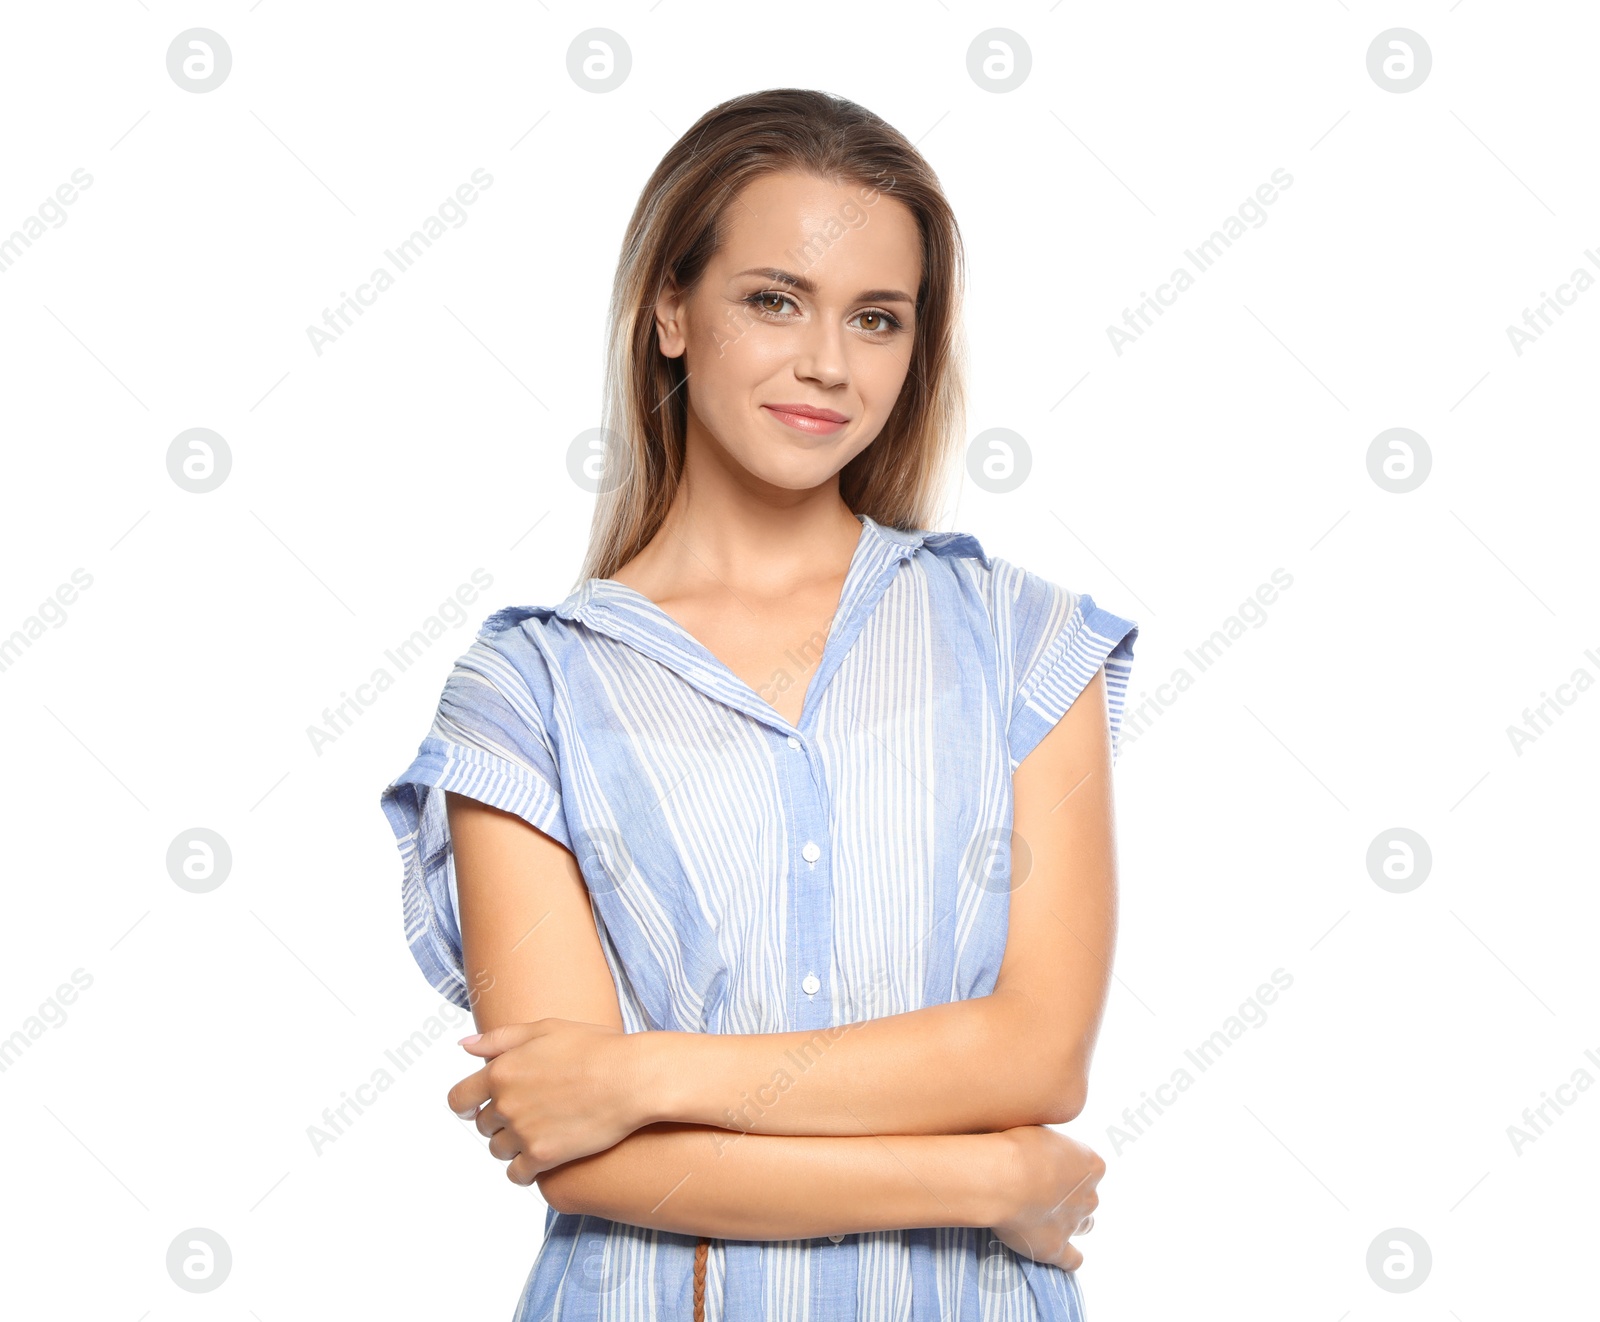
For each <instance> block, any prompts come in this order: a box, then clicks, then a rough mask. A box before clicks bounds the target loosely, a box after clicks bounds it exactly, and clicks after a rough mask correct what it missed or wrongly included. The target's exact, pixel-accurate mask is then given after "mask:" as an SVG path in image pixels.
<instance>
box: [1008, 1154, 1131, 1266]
mask: <svg viewBox="0 0 1600 1322" xmlns="http://www.w3.org/2000/svg"><path fill="white" fill-rule="evenodd" d="M995 1137H996V1139H998V1140H999V1141H1000V1142H1001V1143H1003V1144H1004V1145H1005V1150H1006V1158H1005V1160H1004V1161H1003V1162H1002V1170H1003V1171H1004V1175H1003V1176H1002V1179H1001V1208H1002V1213H1001V1216H1000V1218H999V1219H998V1220H997V1221H996V1222H995V1224H994V1225H993V1226H992V1227H991V1229H992V1230H993V1231H994V1234H995V1238H997V1239H998V1240H1000V1242H1001V1243H1003V1244H1005V1245H1006V1246H1007V1247H1009V1248H1011V1249H1013V1250H1015V1251H1016V1252H1017V1253H1020V1254H1022V1256H1023V1257H1025V1258H1031V1259H1033V1261H1035V1262H1047V1263H1052V1264H1053V1265H1055V1266H1057V1267H1064V1268H1065V1269H1066V1270H1067V1271H1076V1270H1077V1269H1078V1268H1079V1267H1080V1266H1081V1265H1082V1264H1083V1254H1081V1253H1079V1252H1078V1250H1077V1249H1076V1248H1075V1247H1073V1245H1072V1244H1071V1243H1070V1242H1069V1241H1070V1239H1071V1237H1072V1236H1073V1235H1076V1234H1078V1233H1079V1231H1080V1229H1081V1227H1082V1226H1083V1223H1084V1222H1085V1221H1086V1220H1087V1219H1088V1218H1089V1217H1090V1215H1092V1214H1093V1212H1094V1209H1095V1208H1096V1207H1098V1206H1099V1205H1100V1195H1099V1194H1098V1193H1097V1192H1096V1186H1097V1185H1098V1184H1099V1183H1100V1177H1101V1176H1102V1175H1104V1174H1105V1173H1106V1163H1105V1161H1104V1160H1103V1159H1102V1158H1101V1156H1100V1154H1099V1153H1097V1152H1096V1151H1095V1150H1094V1149H1093V1148H1090V1147H1087V1146H1086V1145H1084V1144H1082V1143H1079V1142H1078V1141H1077V1140H1076V1139H1072V1138H1068V1137H1067V1136H1066V1135H1065V1134H1061V1133H1058V1132H1057V1131H1055V1130H1054V1129H1051V1128H1049V1127H1048V1126H1045V1125H1019V1126H1018V1127H1016V1128H1014V1129H1005V1130H1001V1131H1000V1132H999V1133H998V1134H996V1135H995Z"/></svg>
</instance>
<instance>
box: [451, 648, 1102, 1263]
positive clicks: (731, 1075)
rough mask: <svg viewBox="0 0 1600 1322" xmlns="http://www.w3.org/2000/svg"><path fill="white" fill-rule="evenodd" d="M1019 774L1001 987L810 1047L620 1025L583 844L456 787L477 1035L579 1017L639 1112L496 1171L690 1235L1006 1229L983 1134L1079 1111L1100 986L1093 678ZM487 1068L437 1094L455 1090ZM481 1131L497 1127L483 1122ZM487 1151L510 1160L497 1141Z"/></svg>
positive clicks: (794, 1039) (459, 876) (1000, 1162)
mask: <svg viewBox="0 0 1600 1322" xmlns="http://www.w3.org/2000/svg"><path fill="white" fill-rule="evenodd" d="M1013 785H1014V791H1015V810H1014V817H1013V823H1012V827H1013V832H1014V842H1013V853H1012V878H1011V885H1012V891H1011V896H1010V920H1009V926H1008V932H1007V940H1006V948H1005V954H1004V957H1003V959H1002V962H1001V967H1000V971H999V974H998V977H997V981H996V984H995V989H994V991H993V992H992V993H990V994H989V995H987V996H981V997H975V998H973V999H970V1000H964V1001H956V1002H952V1003H950V1004H945V1005H934V1006H928V1007H926V1008H924V1009H920V1010H915V1011H910V1012H907V1013H903V1014H896V1015H891V1016H888V1017H885V1018H881V1019H870V1020H865V1021H862V1022H860V1023H856V1024H852V1025H849V1026H848V1027H847V1028H846V1029H844V1030H843V1031H841V1030H838V1029H835V1030H822V1032H823V1033H832V1034H836V1036H829V1037H827V1038H826V1039H825V1040H826V1043H827V1045H826V1046H825V1048H823V1049H821V1050H818V1046H819V1033H814V1032H807V1031H801V1032H792V1033H753V1034H715V1033H686V1032H670V1031H666V1032H649V1033H631V1034H623V1033H622V1016H621V1008H620V1005H619V1003H618V1000H617V994H616V989H615V987H614V985H613V983H612V979H611V973H610V970H609V968H608V966H607V964H606V961H605V956H604V954H603V952H602V949H601V945H600V939H599V935H598V933H597V931H596V929H595V925H594V918H593V914H592V912H591V908H590V901H589V897H588V892H587V890H586V888H585V886H584V883H583V878H582V876H581V874H580V873H579V871H578V867H577V862H576V860H575V859H574V858H573V856H572V855H571V854H570V853H569V852H568V851H567V850H566V849H564V848H562V846H561V845H559V844H557V843H556V842H555V841H554V840H552V839H550V838H549V837H547V836H545V835H544V834H542V833H541V832H539V831H537V830H536V829H535V828H533V827H532V826H530V825H529V824H528V823H526V822H524V821H522V819H520V818H518V817H516V816H514V815H512V814H508V813H504V812H501V811H500V810H498V809H495V808H491V807H488V806H486V805H484V804H481V803H478V802H476V801H474V800H472V799H468V798H464V797H462V796H460V795H457V794H455V793H447V796H446V803H447V809H448V814H449V821H450V832H451V837H452V843H453V848H454V852H455V873H456V885H457V893H458V898H459V904H460V915H461V936H462V950H463V962H464V965H465V971H466V976H467V981H468V984H469V986H473V987H478V988H481V989H482V990H481V992H480V993H479V994H478V996H477V1000H476V1003H475V1005H474V1015H475V1019H476V1022H477V1025H478V1027H479V1029H480V1030H482V1031H483V1032H484V1033H485V1034H486V1037H485V1043H490V1042H494V1041H495V1039H496V1036H497V1034H496V1030H503V1033H504V1034H515V1033H520V1032H522V1031H523V1030H524V1029H526V1028H529V1027H531V1026H533V1025H534V1024H536V1022H537V1021H539V1020H542V1019H547V1018H550V1019H561V1020H568V1021H576V1024H575V1025H568V1026H567V1031H568V1033H569V1037H570V1036H571V1035H572V1034H573V1033H575V1032H577V1031H578V1027H579V1026H589V1029H588V1031H591V1032H592V1033H593V1034H594V1036H593V1038H592V1042H591V1043H590V1045H592V1046H593V1047H594V1048H595V1049H594V1050H593V1051H592V1052H590V1053H587V1054H586V1055H585V1056H584V1057H583V1059H584V1061H585V1062H586V1063H585V1064H584V1066H583V1068H584V1069H589V1068H590V1065H589V1064H588V1063H587V1062H590V1061H592V1062H593V1065H592V1068H593V1070H595V1071H599V1072H601V1073H602V1074H603V1075H604V1077H602V1078H598V1079H591V1080H589V1083H590V1084H591V1085H592V1086H593V1087H596V1088H601V1089H603V1090H604V1092H605V1095H607V1096H612V1097H616V1098H618V1099H622V1098H626V1099H628V1100H627V1101H626V1102H623V1101H621V1100H619V1101H618V1102H617V1106H618V1107H619V1108H625V1109H626V1119H620V1118H619V1120H618V1121H617V1126H618V1129H619V1130H630V1129H631V1132H627V1133H626V1136H625V1137H622V1138H621V1139H620V1141H616V1142H614V1143H613V1144H611V1145H610V1146H608V1147H606V1148H605V1149H604V1150H601V1151H592V1152H590V1153H589V1155H585V1156H581V1157H578V1158H577V1159H574V1160H566V1161H562V1162H561V1163H560V1164H557V1165H553V1166H546V1165H545V1164H544V1163H543V1162H542V1161H540V1160H539V1154H538V1152H537V1151H536V1152H535V1153H533V1154H531V1155H526V1156H523V1155H516V1154H515V1153H513V1152H507V1153H505V1154H504V1156H503V1157H502V1159H505V1157H514V1158H515V1159H514V1160H513V1161H512V1164H511V1167H510V1168H508V1172H507V1173H508V1175H509V1176H510V1177H511V1178H512V1179H513V1180H515V1181H517V1182H519V1183H528V1182H531V1181H532V1180H533V1179H535V1178H536V1179H537V1182H538V1184H539V1186H540V1190H541V1192H542V1193H543V1194H544V1197H545V1199H546V1201H547V1202H548V1203H549V1204H550V1205H551V1206H552V1207H554V1208H556V1209H557V1210H558V1211H562V1212H582V1213H589V1214H593V1215H598V1216H602V1217H605V1218H607V1219H610V1220H616V1221H623V1222H627V1223H630V1224H633V1225H641V1226H648V1227H654V1228H658V1229H663V1230H669V1231H674V1232H677V1233H684V1234H703V1235H710V1236H717V1237H728V1236H737V1237H739V1238H744V1239H749V1238H772V1239H788V1238H804V1237H810V1236H814V1235H820V1234H825V1233H834V1232H839V1231H866V1230H878V1229H909V1228H913V1227H918V1226H958V1225H966V1226H989V1225H996V1224H998V1218H999V1217H1000V1216H1001V1215H1002V1214H1003V1210H1004V1209H1003V1208H1002V1207H1001V1206H1000V1204H999V1202H998V1201H997V1200H998V1198H999V1194H998V1192H997V1191H998V1190H1000V1189H1001V1188H1003V1186H1004V1184H1005V1181H1006V1175H1007V1172H1006V1169H1005V1163H1006V1162H1008V1161H1013V1162H1014V1161H1015V1159H1016V1157H1015V1151H1014V1150H1013V1149H1012V1148H1011V1147H1009V1146H1007V1145H1001V1144H997V1143H995V1142H994V1139H995V1136H996V1135H999V1134H1001V1133H1002V1132H1003V1131H1006V1130H1008V1129H1012V1128H1013V1127H1017V1126H1037V1125H1050V1124H1060V1123H1064V1122H1066V1121H1069V1120H1071V1119H1073V1118H1074V1117H1076V1116H1077V1115H1078V1113H1079V1112H1080V1111H1081V1109H1082V1107H1083V1104H1084V1099H1085V1095H1086V1091H1087V1076H1088V1070H1089V1065H1090V1060H1091V1057H1092V1055H1093V1051H1094V1044H1095V1039H1096V1037H1097V1035H1098V1032H1099V1027H1100V1021H1101V1017H1102V1014H1103V1011H1104V1006H1105V998H1106V993H1107V990H1108V986H1109V982H1110V976H1111V972H1110V964H1111V957H1112V950H1113V947H1114V944H1115V937H1116V860H1115V844H1114V837H1115V832H1114V822H1113V812H1112V794H1111V755H1110V743H1109V733H1108V724H1107V718H1106V698H1105V674H1104V671H1100V672H1098V673H1097V674H1096V675H1095V677H1094V678H1093V679H1092V680H1091V681H1090V683H1089V685H1088V686H1087V687H1086V688H1085V689H1084V690H1083V692H1082V693H1081V694H1080V695H1079V697H1078V699H1077V700H1076V701H1074V702H1073V704H1072V705H1071V707H1070V708H1069V709H1068V710H1067V713H1066V714H1065V715H1064V716H1063V717H1062V718H1061V720H1060V721H1059V722H1058V723H1057V724H1056V726H1055V727H1054V728H1053V729H1052V730H1051V731H1050V733H1049V734H1047V735H1046V736H1045V737H1044V739H1043V740H1042V741H1041V742H1040V743H1039V745H1038V747H1037V748H1035V749H1034V750H1033V752H1031V753H1030V754H1029V755H1028V757H1027V758H1026V759H1025V760H1024V761H1023V762H1022V764H1021V765H1020V766H1019V767H1018V768H1017V770H1016V773H1015V775H1014V777H1013ZM1030 860H1031V861H1030ZM512 878H515V879H517V881H518V884H508V879H512ZM511 1026H517V1027H516V1028H513V1027H511ZM549 1040H550V1041H552V1042H554V1041H556V1039H555V1038H551V1039H549ZM584 1041H585V1040H584V1039H582V1037H581V1035H580V1036H579V1038H578V1044H579V1045H581V1044H583V1043H584ZM790 1051H793V1052H796V1053H798V1055H799V1057H800V1058H802V1059H806V1060H808V1061H810V1062H811V1063H810V1064H809V1067H808V1068H806V1069H805V1070H804V1071H801V1072H799V1073H796V1071H795V1070H794V1069H793V1068H792V1065H791V1066H790V1067H789V1068H788V1074H789V1075H790V1082H789V1084H788V1086H787V1087H786V1088H785V1090H784V1091H783V1093H782V1096H781V1101H780V1102H778V1104H776V1105H771V1106H763V1107H756V1108H754V1109H752V1108H751V1107H749V1105H748V1104H747V1100H746V1099H747V1098H748V1095H749V1094H750V1093H751V1092H752V1090H753V1089H756V1088H759V1087H760V1086H761V1085H762V1084H764V1083H766V1081H768V1080H769V1079H771V1078H772V1077H773V1075H774V1072H775V1070H777V1069H779V1068H780V1067H784V1066H785V1065H786V1064H788V1062H789V1061H790V1060H791V1059H792V1058H790V1057H787V1056H786V1055H785V1053H786V1052H790ZM510 1055H511V1052H507V1053H506V1056H504V1057H501V1058H500V1059H506V1058H507V1057H509V1056H510ZM493 1064H494V1062H491V1066H489V1067H486V1069H487V1068H492V1066H493ZM484 1073H485V1071H479V1074H477V1075H474V1076H472V1078H471V1079H464V1080H463V1081H462V1083H461V1084H458V1085H457V1087H456V1089H452V1092H451V1101H452V1104H455V1103H456V1102H458V1101H459V1100H461V1097H464V1096H466V1093H467V1092H468V1091H471V1089H466V1091H462V1090H463V1089H465V1088H466V1085H469V1084H472V1083H473V1081H474V1080H478V1081H479V1083H480V1084H481V1082H482V1080H481V1079H480V1076H481V1075H483V1074H484ZM458 1093H459V1096H458ZM482 1095H483V1094H482V1093H480V1094H478V1096H479V1097H480V1098H481V1096H482ZM596 1095H599V1094H596ZM474 1100H477V1099H476V1098H475V1099H474ZM621 1114H622V1112H621V1111H620V1110H619V1116H620V1115H621ZM730 1121H731V1123H730ZM480 1129H484V1132H489V1130H488V1129H485V1128H484V1125H483V1123H482V1121H481V1119H480ZM490 1150H491V1152H494V1153H495V1155H502V1154H501V1153H500V1152H498V1151H496V1148H495V1140H494V1139H491V1147H490ZM519 1163H520V1164H521V1170H520V1171H519ZM519 1175H521V1176H522V1178H519Z"/></svg>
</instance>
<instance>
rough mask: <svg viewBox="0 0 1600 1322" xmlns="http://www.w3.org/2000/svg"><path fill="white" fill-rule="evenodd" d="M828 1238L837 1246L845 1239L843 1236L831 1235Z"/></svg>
mask: <svg viewBox="0 0 1600 1322" xmlns="http://www.w3.org/2000/svg"><path fill="white" fill-rule="evenodd" d="M828 1238H829V1239H831V1240H832V1241H833V1242H834V1243H835V1244H837V1243H838V1242H839V1241H840V1240H841V1239H843V1238H844V1236H843V1235H829V1236H828Z"/></svg>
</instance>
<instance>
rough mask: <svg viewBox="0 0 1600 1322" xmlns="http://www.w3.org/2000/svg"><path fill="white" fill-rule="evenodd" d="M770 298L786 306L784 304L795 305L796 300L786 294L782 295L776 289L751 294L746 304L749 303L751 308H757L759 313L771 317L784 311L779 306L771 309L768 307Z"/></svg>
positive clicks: (760, 290) (759, 290) (761, 290)
mask: <svg viewBox="0 0 1600 1322" xmlns="http://www.w3.org/2000/svg"><path fill="white" fill-rule="evenodd" d="M769 298H771V299H776V300H777V301H778V303H779V304H780V305H781V304H784V303H789V304H793V303H794V299H792V298H790V297H789V295H787V294H784V293H780V292H779V291H778V290H776V289H758V290H757V291H756V292H755V293H753V294H751V295H750V296H749V297H748V298H746V299H745V300H744V301H745V302H746V303H748V304H749V305H750V306H751V307H753V308H755V309H756V311H758V312H765V313H768V314H769V315H771V314H776V313H778V312H781V311H782V310H783V309H782V307H781V306H779V307H769V306H768V304H767V300H768V299H769Z"/></svg>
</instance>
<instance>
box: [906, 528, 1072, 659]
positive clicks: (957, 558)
mask: <svg viewBox="0 0 1600 1322" xmlns="http://www.w3.org/2000/svg"><path fill="white" fill-rule="evenodd" d="M902 535H910V536H914V537H915V538H917V539H918V541H919V543H920V547H921V553H920V554H918V555H917V556H916V557H915V559H916V562H917V564H918V565H919V566H920V567H921V569H922V572H923V573H924V574H925V575H928V576H940V577H946V578H954V579H956V580H957V581H958V582H959V583H960V584H961V585H962V587H963V588H964V590H965V595H966V597H967V598H968V599H969V600H970V601H971V603H972V605H973V607H974V608H975V609H976V608H978V607H981V608H982V609H983V612H984V614H985V615H986V617H987V619H988V622H989V624H990V626H991V627H992V628H993V629H994V630H995V631H996V633H997V634H999V633H1000V632H1001V631H1005V632H1007V633H1010V632H1012V631H1016V630H1019V629H1020V630H1023V631H1027V630H1028V629H1029V628H1030V627H1032V626H1035V625H1037V624H1038V623H1041V622H1044V623H1048V621H1050V620H1051V619H1065V618H1066V617H1067V616H1068V615H1070V613H1071V611H1072V609H1073V607H1074V606H1075V605H1076V604H1077V603H1078V600H1079V597H1080V594H1079V593H1076V592H1074V591H1072V590H1071V589H1070V588H1067V587H1065V586H1063V585H1062V584H1059V583H1056V582H1053V581H1052V580H1050V579H1047V578H1045V577H1043V576H1042V575H1040V574H1036V573H1034V572H1033V571H1032V570H1030V569H1026V568H1024V567H1023V566H1022V565H1019V564H1017V563H1016V562H1014V561H1012V560H1008V559H1006V558H1005V557H1003V556H998V555H990V554H989V553H988V552H987V551H985V550H984V548H983V545H982V543H981V542H979V540H978V539H977V538H976V537H975V536H974V535H973V534H971V533H969V532H959V531H954V532H925V531H918V532H916V533H914V534H902Z"/></svg>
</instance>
